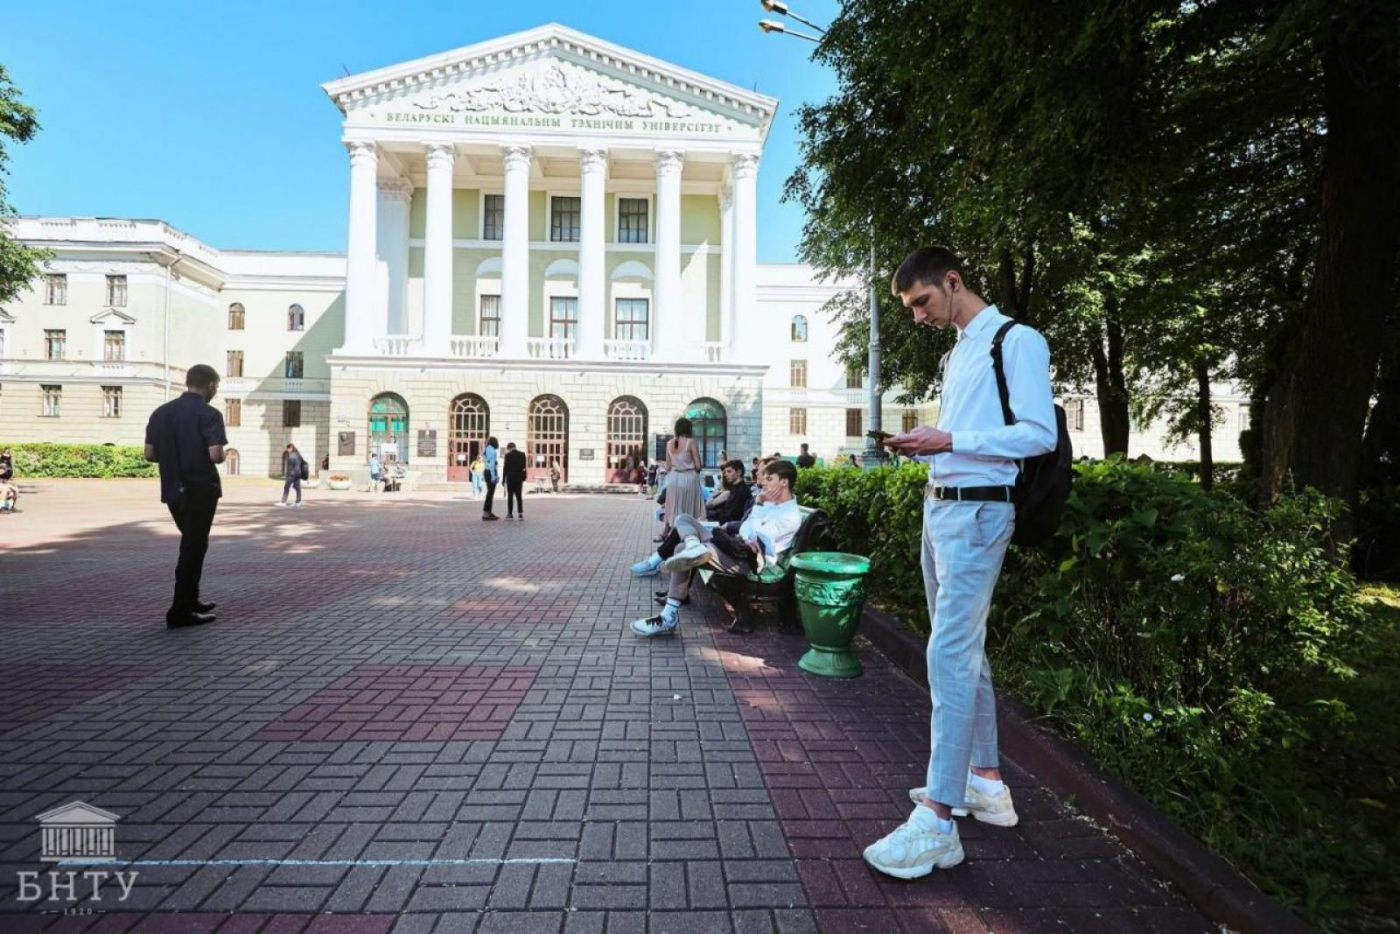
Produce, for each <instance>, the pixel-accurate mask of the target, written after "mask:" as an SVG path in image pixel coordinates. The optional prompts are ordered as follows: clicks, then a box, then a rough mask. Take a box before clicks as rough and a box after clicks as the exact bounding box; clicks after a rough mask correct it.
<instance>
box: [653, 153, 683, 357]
mask: <svg viewBox="0 0 1400 934" xmlns="http://www.w3.org/2000/svg"><path fill="white" fill-rule="evenodd" d="M682 164H683V156H682V154H681V153H679V152H675V151H674V150H669V149H666V150H661V151H659V152H657V154H656V270H655V276H656V279H655V283H656V289H655V292H654V294H653V299H654V305H655V307H653V308H652V312H651V313H652V322H653V328H654V330H655V332H656V348H657V352H658V354H659V355H660V356H661V358H662V359H663V360H675V359H678V358H680V357H682V356H685V355H686V353H685V331H686V327H685V309H684V308H683V307H682V303H681V166H682Z"/></svg>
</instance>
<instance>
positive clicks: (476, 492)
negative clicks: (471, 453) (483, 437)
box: [471, 454, 486, 499]
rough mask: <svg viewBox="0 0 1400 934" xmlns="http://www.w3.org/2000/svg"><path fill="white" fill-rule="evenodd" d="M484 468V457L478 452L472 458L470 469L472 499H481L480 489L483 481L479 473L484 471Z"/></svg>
mask: <svg viewBox="0 0 1400 934" xmlns="http://www.w3.org/2000/svg"><path fill="white" fill-rule="evenodd" d="M485 470H486V459H485V458H483V457H482V456H481V455H480V454H478V455H477V456H476V457H475V458H473V459H472V466H471V471H472V497H473V498H474V499H481V489H482V486H483V485H484V484H483V481H482V479H481V475H482V473H484V472H485Z"/></svg>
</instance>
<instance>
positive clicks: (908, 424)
mask: <svg viewBox="0 0 1400 934" xmlns="http://www.w3.org/2000/svg"><path fill="white" fill-rule="evenodd" d="M918 427H919V413H918V412H915V411H914V410H913V409H905V410H904V414H903V415H901V416H900V420H899V430H900V431H913V430H914V429H915V428H918Z"/></svg>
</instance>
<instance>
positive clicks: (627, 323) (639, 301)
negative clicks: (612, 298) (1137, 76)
mask: <svg viewBox="0 0 1400 934" xmlns="http://www.w3.org/2000/svg"><path fill="white" fill-rule="evenodd" d="M616 312H617V313H616V314H615V315H614V320H613V334H614V336H615V337H616V339H617V340H620V341H647V340H651V302H650V301H648V300H647V299H645V298H619V299H618V300H617V309H616Z"/></svg>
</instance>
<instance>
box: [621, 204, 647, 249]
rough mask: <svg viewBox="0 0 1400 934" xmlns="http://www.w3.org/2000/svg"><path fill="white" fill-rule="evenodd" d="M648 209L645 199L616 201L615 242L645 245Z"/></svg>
mask: <svg viewBox="0 0 1400 934" xmlns="http://www.w3.org/2000/svg"><path fill="white" fill-rule="evenodd" d="M648 208H649V205H648V204H647V199H646V198H618V199H617V242H618V243H647V242H648V239H647V233H648V230H649V229H650V227H649V224H648V217H647V215H648Z"/></svg>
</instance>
